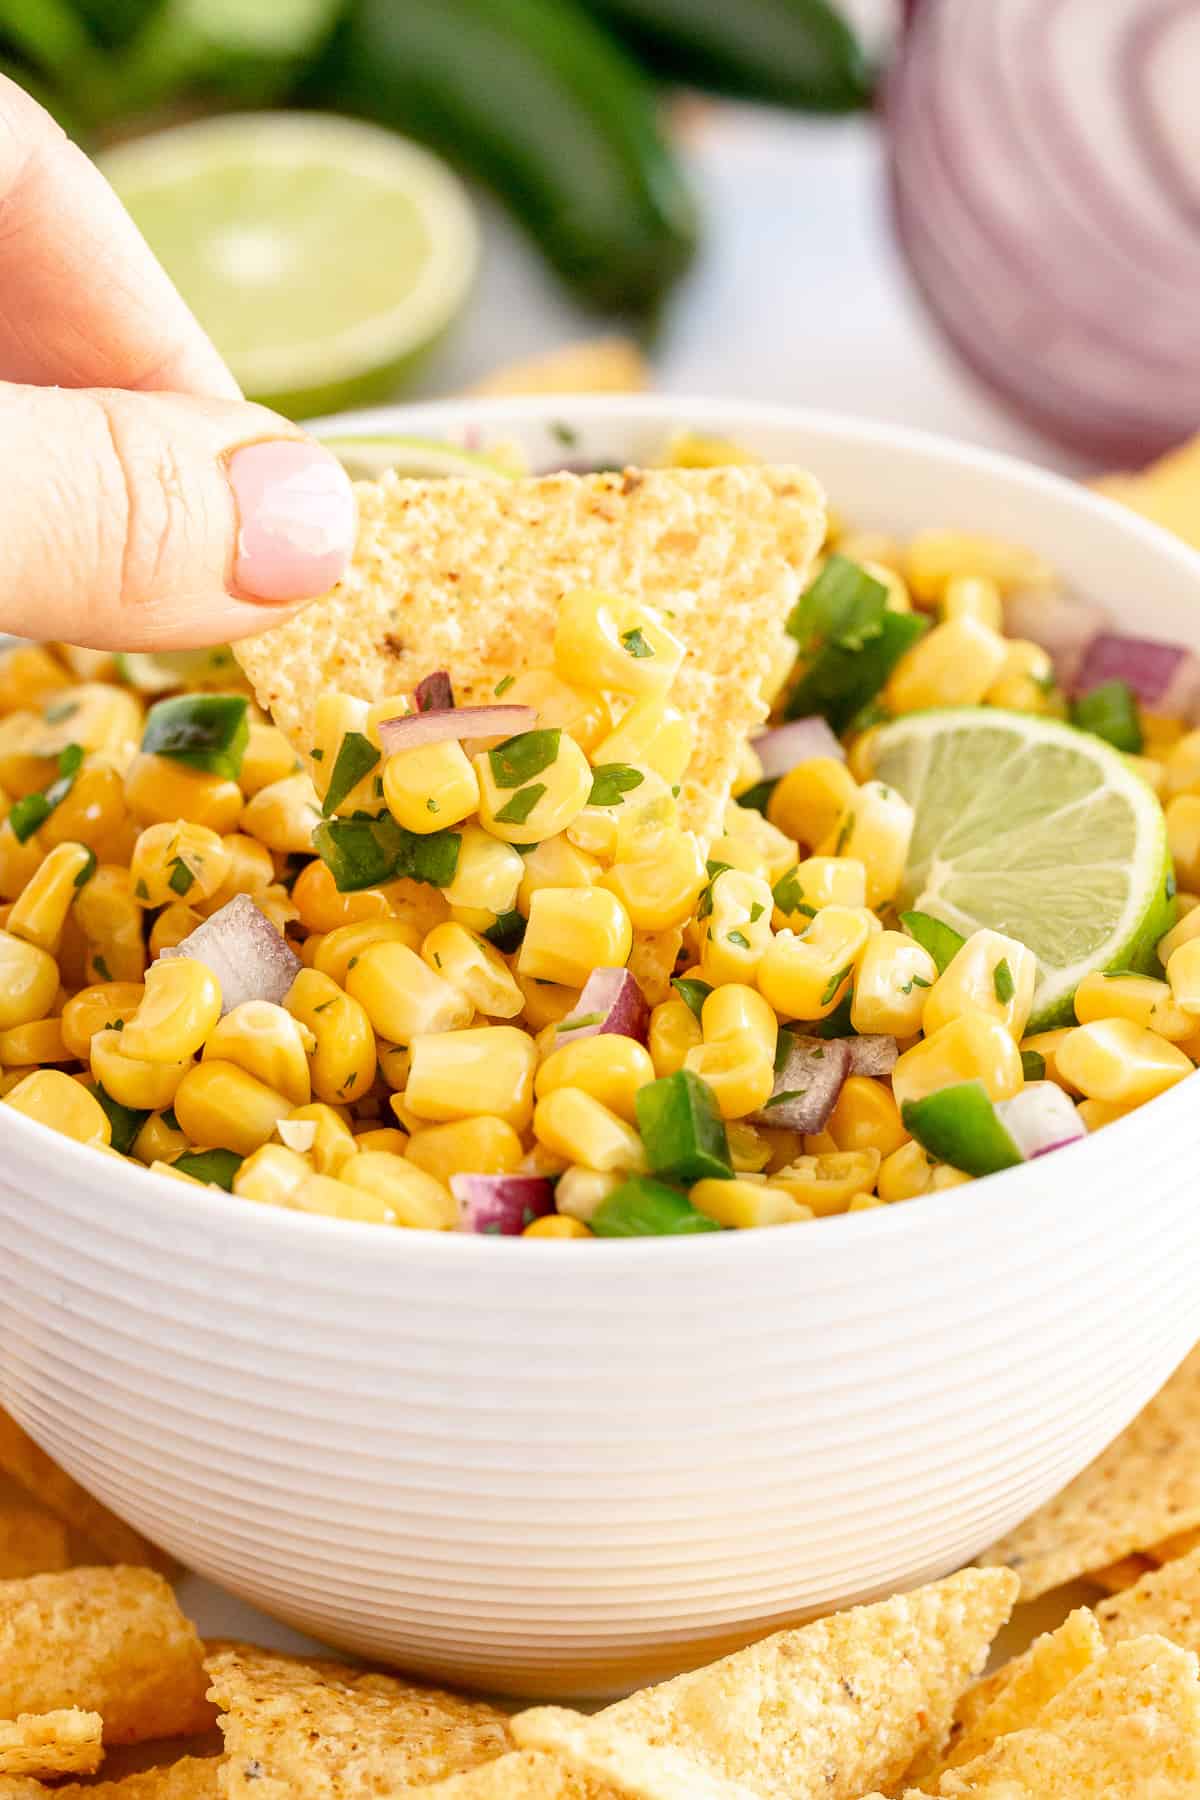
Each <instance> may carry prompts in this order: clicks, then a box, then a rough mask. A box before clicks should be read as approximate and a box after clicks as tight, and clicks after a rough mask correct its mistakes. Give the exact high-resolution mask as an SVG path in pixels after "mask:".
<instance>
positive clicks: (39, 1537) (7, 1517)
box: [0, 1501, 71, 1581]
mask: <svg viewBox="0 0 1200 1800" xmlns="http://www.w3.org/2000/svg"><path fill="white" fill-rule="evenodd" d="M70 1564H71V1557H70V1553H69V1551H68V1548H67V1531H66V1527H65V1525H64V1524H63V1522H62V1520H61V1519H56V1518H54V1517H53V1515H52V1514H50V1513H47V1512H39V1511H38V1509H37V1508H36V1507H33V1506H7V1505H6V1504H5V1503H4V1502H2V1501H0V1581H15V1580H18V1579H19V1578H20V1577H22V1576H24V1575H42V1574H45V1573H47V1572H48V1571H50V1570H53V1569H66V1568H69V1567H70Z"/></svg>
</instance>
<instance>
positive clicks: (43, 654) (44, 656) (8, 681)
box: [0, 644, 71, 713]
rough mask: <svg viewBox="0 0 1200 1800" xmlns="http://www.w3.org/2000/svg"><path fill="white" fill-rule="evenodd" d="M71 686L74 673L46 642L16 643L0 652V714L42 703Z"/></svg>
mask: <svg viewBox="0 0 1200 1800" xmlns="http://www.w3.org/2000/svg"><path fill="white" fill-rule="evenodd" d="M70 685H71V677H70V674H69V673H68V672H67V670H66V669H65V668H64V667H63V665H62V663H61V662H59V660H58V658H57V657H56V656H52V655H51V653H50V651H49V650H47V648H46V647H45V645H44V644H12V645H10V647H9V648H8V649H7V650H4V651H2V652H0V713H11V712H17V711H18V710H19V709H21V708H24V707H28V706H41V705H43V703H44V702H45V701H47V700H49V699H51V698H52V696H53V695H55V694H60V693H61V692H62V690H63V689H64V688H67V687H70Z"/></svg>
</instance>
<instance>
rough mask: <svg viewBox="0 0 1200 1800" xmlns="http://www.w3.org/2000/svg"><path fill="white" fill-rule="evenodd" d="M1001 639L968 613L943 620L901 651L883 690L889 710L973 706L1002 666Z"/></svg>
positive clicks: (1002, 650)
mask: <svg viewBox="0 0 1200 1800" xmlns="http://www.w3.org/2000/svg"><path fill="white" fill-rule="evenodd" d="M1004 656H1005V648H1004V639H1003V638H1002V637H1001V636H1000V634H999V632H996V631H993V630H992V629H991V627H990V626H987V625H981V624H980V623H979V622H978V620H976V619H971V618H962V619H948V620H947V621H946V623H945V624H944V625H935V626H934V628H933V630H932V631H929V632H926V634H925V636H924V637H923V638H921V639H919V641H918V642H917V643H915V644H914V645H913V647H912V649H911V650H907V651H905V653H904V655H903V656H902V657H901V658H900V661H899V662H898V663H897V664H896V667H895V668H894V669H893V670H892V673H891V674H890V675H889V677H888V680H887V685H886V687H885V688H884V690H883V702H884V705H885V706H886V707H887V708H888V710H889V712H893V713H910V712H921V711H923V710H924V709H925V708H926V707H929V706H978V705H979V703H980V701H981V700H982V699H983V697H984V695H985V694H986V693H987V691H988V689H989V688H990V687H991V685H992V683H993V682H994V681H995V680H996V679H997V677H998V676H999V674H1000V671H1001V669H1002V668H1003V666H1004Z"/></svg>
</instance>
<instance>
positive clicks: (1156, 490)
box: [1095, 437, 1200, 550]
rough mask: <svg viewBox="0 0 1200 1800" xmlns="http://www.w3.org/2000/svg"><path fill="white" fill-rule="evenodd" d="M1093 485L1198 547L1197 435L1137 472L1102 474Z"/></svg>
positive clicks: (1199, 453)
mask: <svg viewBox="0 0 1200 1800" xmlns="http://www.w3.org/2000/svg"><path fill="white" fill-rule="evenodd" d="M1095 486H1096V487H1097V488H1098V489H1099V491H1100V492H1101V493H1102V494H1107V495H1109V497H1110V498H1111V499H1113V500H1120V501H1122V502H1123V503H1124V505H1126V506H1131V507H1132V508H1133V510H1134V511H1135V512H1139V513H1141V514H1142V517H1143V518H1146V519H1152V520H1153V521H1154V523H1155V524H1156V525H1162V526H1164V527H1165V528H1166V530H1168V531H1173V532H1175V533H1176V535H1177V536H1179V537H1181V538H1184V539H1185V540H1186V542H1187V543H1189V544H1191V545H1193V546H1194V548H1196V549H1197V550H1200V437H1195V438H1192V439H1191V441H1190V442H1189V443H1186V444H1183V445H1181V446H1180V448H1179V449H1178V450H1172V451H1169V452H1168V454H1167V455H1166V456H1162V457H1160V458H1159V459H1158V461H1157V462H1154V463H1151V464H1150V466H1149V468H1147V469H1143V470H1142V472H1141V473H1140V474H1138V475H1105V476H1103V477H1102V478H1101V479H1100V480H1099V481H1097V482H1096V483H1095Z"/></svg>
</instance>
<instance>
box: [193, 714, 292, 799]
mask: <svg viewBox="0 0 1200 1800" xmlns="http://www.w3.org/2000/svg"><path fill="white" fill-rule="evenodd" d="M298 767H299V762H298V759H297V756H296V752H295V751H294V750H293V749H292V746H291V745H290V744H289V743H288V741H287V739H286V738H285V737H284V735H283V733H282V731H280V729H279V727H278V726H277V725H266V724H263V723H261V722H260V721H259V720H257V719H252V720H251V722H250V735H249V738H248V739H247V742H246V749H245V753H244V754H243V756H242V766H241V769H240V770H239V771H238V786H239V787H240V788H241V790H242V792H243V794H244V795H245V796H246V798H247V800H251V799H253V797H254V795H255V794H259V793H261V792H262V790H263V788H265V787H270V786H271V784H272V782H275V781H283V780H284V778H285V777H286V776H288V775H294V774H295V773H296V771H297V769H298ZM206 823H207V821H206Z"/></svg>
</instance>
